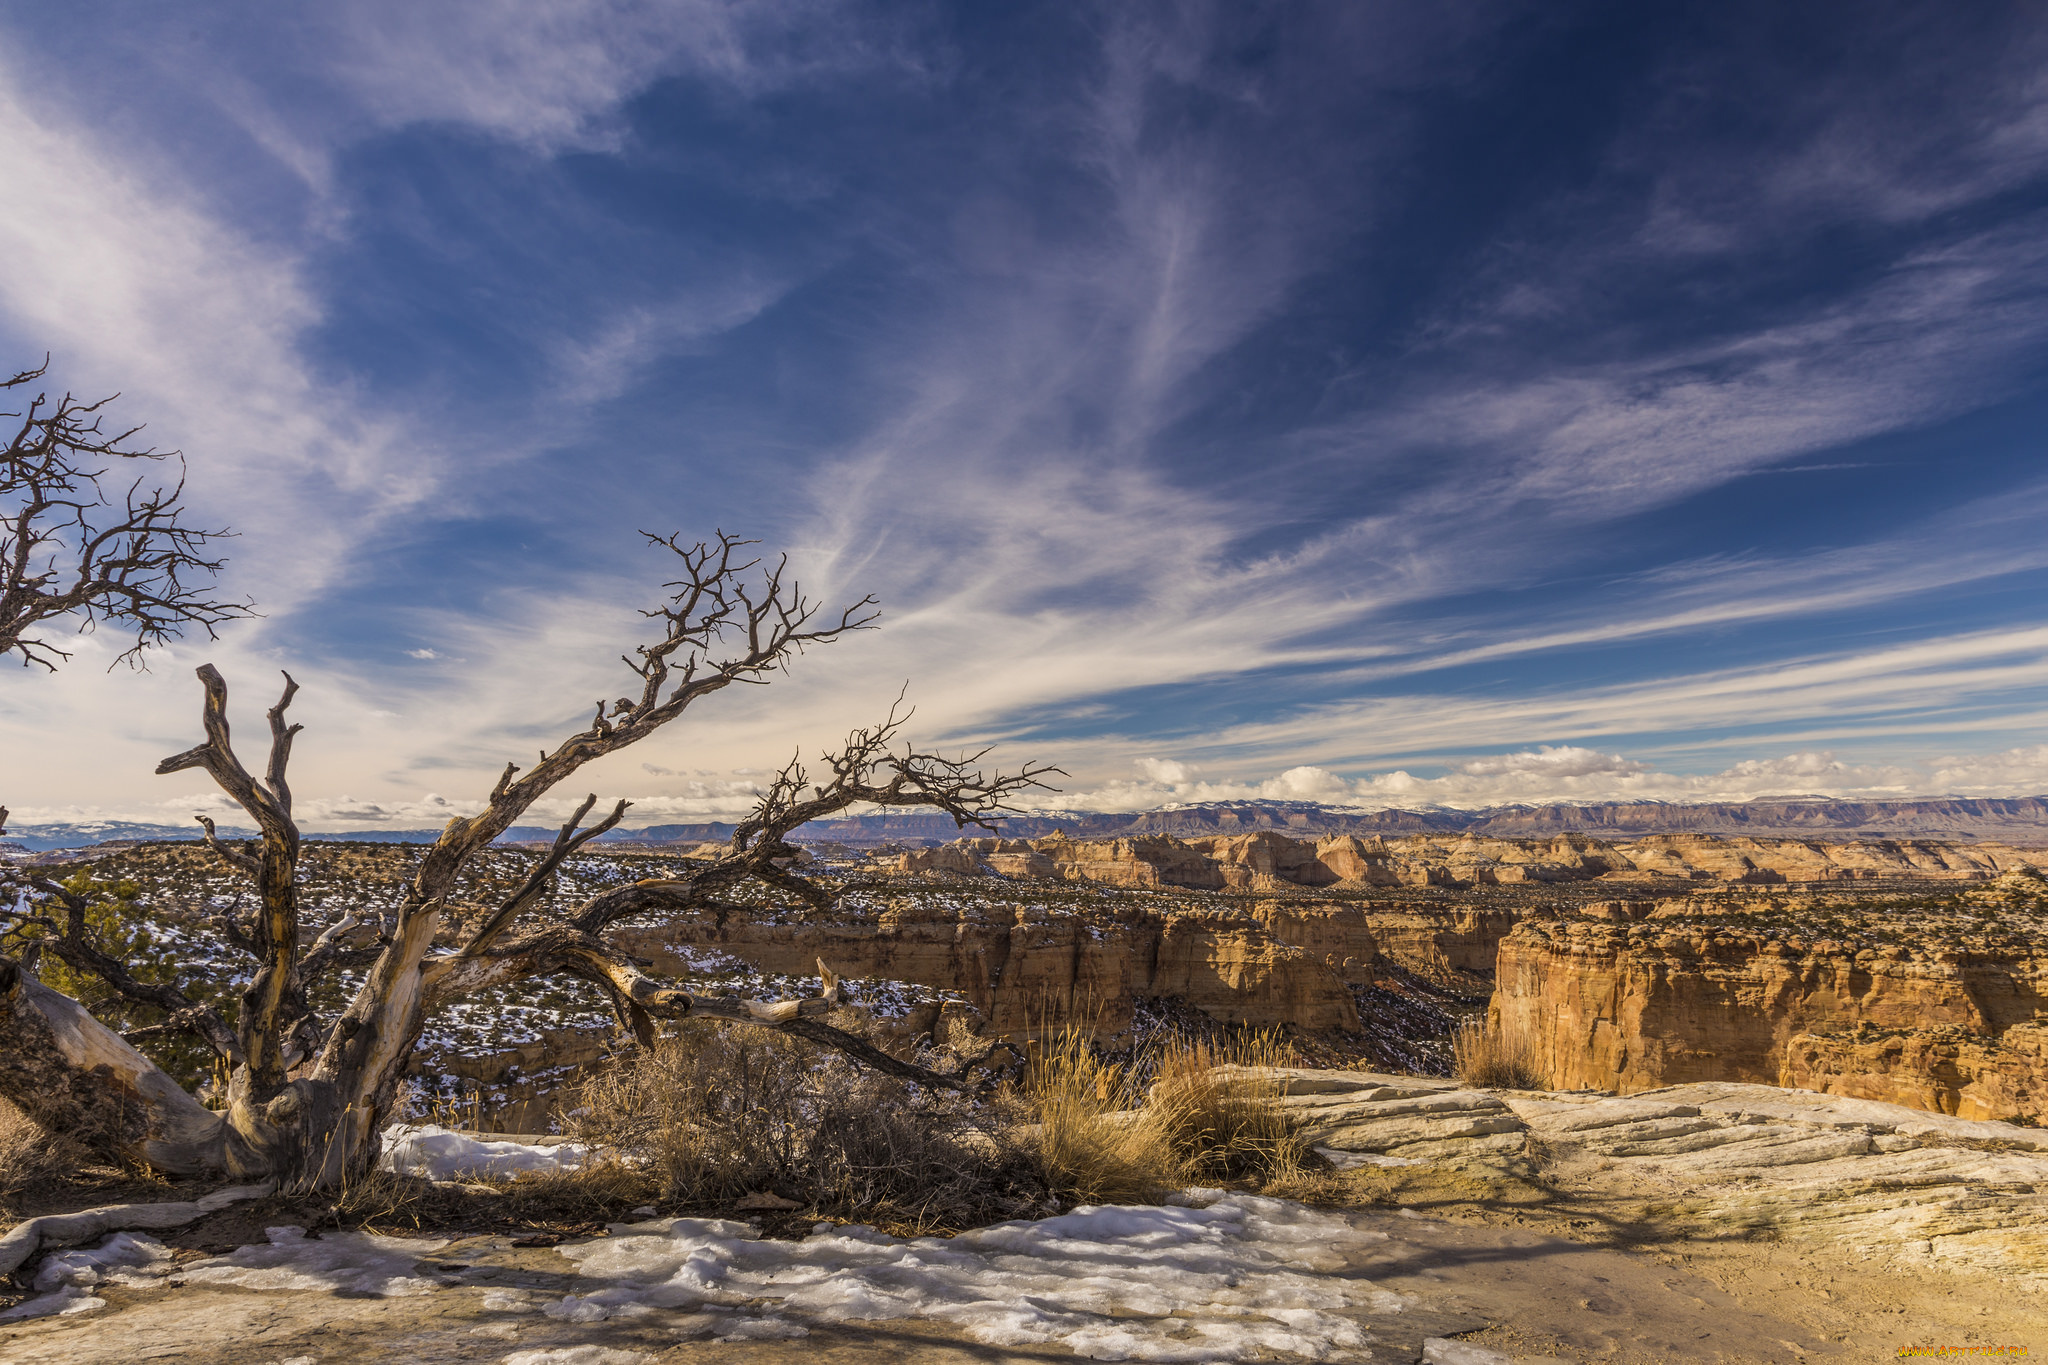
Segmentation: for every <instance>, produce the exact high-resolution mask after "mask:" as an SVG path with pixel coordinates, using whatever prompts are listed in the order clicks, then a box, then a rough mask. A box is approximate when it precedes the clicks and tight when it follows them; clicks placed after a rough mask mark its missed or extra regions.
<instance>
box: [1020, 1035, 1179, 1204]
mask: <svg viewBox="0 0 2048 1365" xmlns="http://www.w3.org/2000/svg"><path fill="white" fill-rule="evenodd" d="M1033 1053H1034V1055H1033V1056H1032V1059H1031V1065H1030V1067H1029V1068H1028V1069H1027V1071H1026V1072H1025V1075H1024V1098H1025V1102H1026V1104H1027V1105H1028V1106H1029V1107H1030V1110H1031V1114H1032V1117H1033V1118H1035V1119H1036V1120H1037V1125H1036V1128H1035V1130H1034V1136H1035V1137H1036V1139H1037V1146H1038V1159H1039V1162H1040V1165H1041V1166H1042V1168H1043V1170H1044V1171H1045V1175H1046V1179H1047V1180H1048V1181H1049V1182H1050V1183H1051V1184H1052V1186H1053V1187H1054V1188H1055V1189H1056V1190H1058V1191H1059V1193H1060V1194H1062V1195H1063V1196H1065V1197H1067V1198H1069V1199H1072V1200H1074V1201H1076V1202H1079V1203H1084V1204H1138V1203H1145V1202H1147V1201H1149V1200H1153V1199H1156V1198H1158V1197H1159V1196H1160V1195H1161V1194H1162V1193H1164V1192H1165V1191H1167V1190H1172V1189H1177V1188H1179V1187H1180V1186H1182V1185H1185V1184H1186V1183H1187V1180H1188V1175H1189V1172H1188V1169H1187V1166H1186V1163H1185V1162H1184V1161H1183V1160H1182V1158H1181V1155H1180V1153H1179V1152H1178V1151H1177V1150H1176V1149H1175V1147H1174V1144H1173V1127H1174V1125H1173V1115H1172V1113H1171V1112H1170V1111H1169V1109H1168V1107H1167V1106H1165V1105H1160V1104H1147V1103H1146V1102H1145V1095H1144V1093H1143V1092H1142V1091H1141V1090H1140V1089H1139V1088H1138V1087H1137V1086H1136V1085H1134V1084H1133V1083H1132V1082H1131V1080H1130V1077H1129V1075H1128V1073H1127V1071H1126V1069H1125V1068H1124V1067H1123V1066H1121V1065H1119V1064H1117V1063H1114V1062H1108V1061H1105V1060H1104V1059H1103V1058H1102V1057H1101V1056H1100V1055H1099V1054H1098V1053H1097V1052H1096V1050H1095V1047H1094V1045H1093V1044H1092V1042H1091V1041H1090V1040H1089V1038H1088V1036H1087V1035H1086V1034H1085V1033H1083V1032H1082V1031H1081V1030H1080V1029H1078V1028H1075V1027H1073V1026H1071V1025H1070V1026H1068V1027H1067V1028H1065V1029H1063V1030H1062V1031H1061V1032H1059V1033H1058V1034H1056V1035H1054V1036H1053V1038H1052V1039H1051V1040H1050V1041H1049V1042H1047V1043H1043V1044H1040V1045H1039V1046H1038V1047H1036V1048H1035V1049H1033Z"/></svg>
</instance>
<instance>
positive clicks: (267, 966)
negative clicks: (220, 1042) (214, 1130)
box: [156, 664, 319, 1095]
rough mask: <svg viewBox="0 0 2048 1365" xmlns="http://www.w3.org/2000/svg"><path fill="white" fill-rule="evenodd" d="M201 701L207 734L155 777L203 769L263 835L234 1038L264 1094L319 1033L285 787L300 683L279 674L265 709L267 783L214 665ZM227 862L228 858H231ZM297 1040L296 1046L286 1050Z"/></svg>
mask: <svg viewBox="0 0 2048 1365" xmlns="http://www.w3.org/2000/svg"><path fill="white" fill-rule="evenodd" d="M197 673H198V676H199V681H200V684H201V685H202V686H203V687H204V688H205V691H206V700H205V704H204V706H203V707H202V708H201V712H200V722H201V724H202V726H203V727H204V728H205V731H206V739H205V741H204V742H203V743H201V744H198V745H195V746H194V747H192V748H190V749H187V750H186V751H185V752H184V753H181V754H173V755H172V756H171V757H169V758H167V759H165V760H164V761H163V762H161V763H159V764H157V767H156V770H157V772H158V774H159V775H161V774H164V773H175V772H183V771H184V770H186V769H188V768H204V769H205V770H206V773H207V775H208V776H209V777H211V778H212V779H213V780H214V782H215V783H216V784H217V785H218V786H219V787H220V789H221V790H222V791H224V792H226V793H227V794H228V795H229V796H231V797H233V798H234V799H235V802H236V804H238V805H240V806H241V808H242V809H243V810H245V811H247V812H248V813H249V815H250V817H251V818H252V819H254V820H255V821H256V825H257V828H258V829H260V830H261V831H262V834H263V842H262V848H261V851H260V853H259V855H258V856H257V859H256V862H257V867H256V881H257V889H258V891H259V893H260V894H261V896H262V901H263V903H262V908H261V910H260V912H259V913H258V915H257V916H256V918H255V921H254V922H253V924H252V925H250V926H249V928H250V930H251V932H250V933H249V938H250V940H251V942H252V944H253V947H254V949H255V953H256V957H257V960H258V962H259V963H260V965H259V966H258V968H257V970H256V974H255V976H254V978H253V979H252V980H251V981H250V983H249V987H248V989H247V990H245V991H244V992H243V993H242V1013H241V1019H240V1021H239V1025H240V1027H239V1030H238V1032H239V1035H240V1038H241V1044H242V1051H243V1053H244V1055H245V1056H246V1058H247V1066H248V1069H249V1072H250V1084H251V1085H252V1086H253V1087H254V1090H255V1092H257V1093H261V1094H265V1095H267V1094H268V1093H269V1092H271V1091H273V1090H275V1089H276V1088H277V1087H279V1086H281V1085H282V1084H283V1083H284V1080H285V1073H286V1070H287V1069H288V1068H289V1066H290V1065H291V1060H292V1059H291V1057H290V1056H289V1055H288V1054H289V1053H291V1052H294V1051H296V1052H298V1053H299V1054H301V1055H303V1054H304V1052H305V1051H306V1050H307V1049H308V1048H310V1047H314V1046H317V1045H318V1042H319V1038H318V1030H317V1029H316V1028H314V1026H313V1025H312V1023H311V1011H310V1009H309V1008H308V1006H307V1003H306V996H305V990H304V987H303V985H302V983H301V981H300V977H299V972H298V957H299V901H298V862H299V827H298V826H297V825H296V824H294V823H293V821H292V817H291V789H290V788H289V787H288V786H287V785H286V784H285V765H286V763H287V762H289V760H290V757H291V742H292V738H293V737H294V736H295V735H297V734H298V732H299V729H300V727H299V726H297V725H290V726H288V725H286V724H285V721H284V714H285V710H286V708H288V707H289V706H290V705H291V704H292V697H293V696H294V695H295V694H296V693H297V692H298V690H299V685H298V684H297V683H296V682H294V681H292V676H291V674H289V673H287V674H285V675H284V693H283V695H282V696H280V697H279V698H278V700H277V704H276V705H275V706H273V707H271V708H270V711H269V721H270V735H271V745H270V762H269V767H268V770H267V774H268V782H267V784H259V783H258V782H257V781H256V779H255V778H254V777H252V776H250V774H249V770H248V769H247V768H245V767H243V766H242V760H241V759H240V758H238V757H237V756H236V754H235V750H234V744H233V742H232V736H231V734H230V729H229V725H228V685H227V681H226V679H224V678H222V677H221V675H220V670H219V669H217V668H215V667H214V666H213V665H212V664H201V665H200V666H199V668H198V669H197ZM230 861H233V860H232V859H230ZM294 1039H296V1040H297V1042H298V1044H299V1045H298V1046H297V1047H296V1048H292V1047H290V1046H288V1043H289V1042H290V1041H291V1040H294Z"/></svg>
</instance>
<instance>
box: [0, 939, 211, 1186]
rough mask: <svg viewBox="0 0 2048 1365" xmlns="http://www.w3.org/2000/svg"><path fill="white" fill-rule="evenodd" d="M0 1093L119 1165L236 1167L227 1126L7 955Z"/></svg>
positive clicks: (190, 1171) (178, 1171)
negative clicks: (2, 1092) (122, 1162)
mask: <svg viewBox="0 0 2048 1365" xmlns="http://www.w3.org/2000/svg"><path fill="white" fill-rule="evenodd" d="M0 1090H4V1091H5V1092H6V1094H7V1097H8V1098H9V1099H10V1100H12V1101H14V1103H15V1105H16V1106H18V1107H19V1108H20V1109H21V1111H22V1112H23V1113H25V1114H27V1115H28V1116H29V1117H30V1118H32V1119H34V1120H35V1121H36V1122H37V1123H39V1124H41V1125H42V1126H43V1127H44V1128H46V1129H48V1130H49V1131H51V1132H56V1133H63V1134H65V1135H66V1136H67V1137H72V1138H75V1139H77V1140H78V1141H80V1142H83V1143H85V1144H86V1145H87V1146H88V1147H89V1148H91V1149H93V1150H95V1151H97V1152H99V1153H100V1154H102V1155H104V1156H107V1157H111V1158H114V1159H116V1160H119V1161H126V1162H131V1163H133V1164H136V1165H148V1166H153V1167H155V1168H156V1169H157V1170H160V1171H165V1172H168V1173H170V1174H173V1175H211V1174H214V1173H216V1172H226V1171H231V1170H235V1169H237V1167H238V1165H239V1164H240V1163H239V1162H238V1158H239V1157H241V1156H242V1153H241V1152H240V1151H239V1150H238V1149H239V1146H240V1144H238V1143H237V1142H236V1141H235V1139H234V1136H233V1134H232V1133H231V1131H230V1130H229V1128H228V1124H227V1120H226V1119H224V1118H223V1117H222V1116H221V1115H219V1114H216V1113H214V1112H213V1111H212V1110H210V1109H208V1108H207V1107H206V1106H205V1105H203V1104H201V1103H200V1102H199V1101H198V1100H196V1099H193V1098H192V1097H191V1096H190V1095H188V1094H186V1093H185V1091H184V1090H183V1089H182V1088H181V1087H180V1086H179V1085H178V1083H177V1082H176V1081H174V1080H172V1079H171V1078H170V1077H169V1076H166V1075H165V1074H164V1073H163V1072H162V1071H161V1070H159V1069H158V1068H157V1065H156V1063H154V1062H152V1061H150V1060H149V1058H147V1057H145V1056H143V1055H142V1054H141V1053H140V1052H137V1051H136V1050H135V1049H134V1048H133V1047H130V1046H129V1045H128V1042H127V1040H126V1039H124V1038H122V1037H121V1035H120V1034H118V1033H115V1032H114V1031H113V1030H112V1029H110V1028H108V1027H107V1026H106V1025H104V1024H102V1023H100V1022H99V1020H97V1019H95V1018H93V1017H92V1015H90V1014H88V1013H87V1012H86V1009H85V1006H83V1005H81V1004H79V1003H78V1002H77V1001H76V1000H73V999H72V998H71V997H70V996H68V995H63V994H60V993H59V992H57V991H53V990H51V989H50V988H49V987H48V986H45V985H44V984H43V983H42V982H40V981H38V980H36V979H35V978H34V977H32V976H30V975H29V974H28V973H27V972H24V971H22V970H21V966H20V964H19V963H17V962H15V961H14V960H13V959H11V958H0ZM243 1169H246V1167H243Z"/></svg>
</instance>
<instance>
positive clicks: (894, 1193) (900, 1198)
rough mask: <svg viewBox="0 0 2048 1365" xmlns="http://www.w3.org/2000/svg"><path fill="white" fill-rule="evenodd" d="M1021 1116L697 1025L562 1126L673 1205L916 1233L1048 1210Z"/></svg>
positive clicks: (591, 1087)
mask: <svg viewBox="0 0 2048 1365" xmlns="http://www.w3.org/2000/svg"><path fill="white" fill-rule="evenodd" d="M1014 1108H1015V1106H1014V1105H1011V1106H1007V1107H1006V1106H1003V1105H1000V1104H999V1105H997V1106H994V1107H993V1109H991V1107H990V1106H985V1105H982V1106H978V1105H976V1104H974V1102H972V1101H971V1100H968V1099H965V1098H963V1097H961V1096H957V1095H952V1094H935V1093H931V1092H927V1091H923V1090H920V1089H918V1088H916V1087H913V1086H909V1085H905V1084H904V1083H902V1082H900V1081H897V1080H894V1079H892V1078H890V1077H887V1076H882V1075H880V1074H878V1073H876V1072H873V1071H869V1070H865V1069H863V1068H859V1067H857V1066H856V1065H855V1064H853V1063H852V1062H850V1061H848V1060H847V1059H846V1058H844V1057H841V1056H838V1055H836V1054H826V1053H821V1052H820V1051H819V1049H817V1048H816V1047H814V1046H811V1045H809V1044H806V1043H803V1042H801V1041H799V1040H797V1039H794V1038H790V1037H788V1036H786V1035H783V1034H779V1033H770V1032H765V1031H759V1030H752V1029H745V1028H730V1027H722V1026H720V1025H716V1024H712V1023H709V1022H702V1023H699V1022H688V1023H685V1024H684V1026H683V1027H681V1028H680V1029H678V1030H677V1031H676V1033H675V1034H674V1035H672V1036H670V1037H668V1038H665V1039H663V1040H662V1041H661V1042H660V1043H658V1044H657V1045H656V1046H655V1047H654V1048H652V1049H650V1050H646V1051H643V1052H640V1053H636V1054H635V1055H633V1056H631V1057H628V1058H623V1059H621V1060H620V1061H619V1062H617V1063H615V1064H614V1065H612V1066H611V1067H609V1068H607V1069H605V1070H604V1071H601V1072H599V1073H598V1074H596V1075H595V1076H593V1077H591V1078H590V1079H589V1080H588V1081H586V1082H585V1083H584V1084H583V1086H582V1088H581V1090H580V1092H579V1093H578V1095H577V1096H576V1098H575V1101H574V1103H573V1104H572V1105H571V1106H570V1109H571V1113H570V1116H569V1119H568V1127H569V1131H570V1133H571V1135H572V1136H574V1137H576V1138H577V1139H579V1140H581V1141H584V1142H589V1143H592V1144H594V1145H596V1146H598V1147H601V1148H604V1149H605V1150H607V1151H608V1152H610V1153H612V1154H614V1158H615V1162H616V1164H617V1165H619V1166H621V1167H623V1168H625V1169H628V1170H632V1171H635V1172H639V1173H642V1174H643V1176H644V1178H646V1179H647V1180H649V1182H650V1183H651V1185H652V1186H653V1187H654V1189H655V1190H656V1192H657V1194H658V1197H659V1198H660V1199H661V1200H662V1201H663V1202H664V1203H666V1204H669V1205H679V1206H686V1207H698V1208H702V1207H706V1206H712V1207H718V1206H726V1205H730V1204H731V1203H732V1202H733V1201H735V1200H737V1199H740V1198H742V1197H743V1196H746V1195H749V1194H761V1193H767V1194H774V1195H778V1196H780V1197H781V1198H784V1199H791V1200H794V1201H796V1203H797V1204H798V1205H799V1206H800V1207H801V1208H802V1209H804V1210H805V1211H806V1212H807V1214H808V1215H809V1216H812V1217H836V1218H846V1219H854V1220H858V1221H860V1222H865V1223H871V1224H874V1225H876V1226H879V1227H883V1228H886V1229H889V1230H892V1231H908V1232H918V1233H922V1232H928V1231H936V1230H945V1229H957V1228H963V1227H974V1226H978V1225H981V1224H984V1223H989V1222H994V1221H997V1220H999V1219H1002V1218H1010V1217H1016V1216H1018V1215H1020V1214H1023V1213H1026V1212H1034V1211H1041V1210H1042V1209H1043V1207H1044V1204H1045V1202H1046V1200H1045V1197H1046V1194H1047V1190H1046V1188H1045V1182H1044V1181H1043V1179H1042V1178H1040V1176H1039V1173H1038V1171H1037V1169H1036V1163H1035V1162H1034V1161H1033V1160H1032V1154H1031V1152H1030V1150H1029V1148H1028V1146H1026V1145H1025V1144H1024V1143H1023V1142H1021V1141H1020V1140H1019V1137H1018V1134H1017V1130H1016V1124H1015V1122H1014V1119H1015V1117H1016V1116H1015V1114H1014V1112H1013V1111H1014ZM596 1169H597V1168H592V1170H591V1172H590V1174H591V1176H592V1178H596V1176H595V1171H596Z"/></svg>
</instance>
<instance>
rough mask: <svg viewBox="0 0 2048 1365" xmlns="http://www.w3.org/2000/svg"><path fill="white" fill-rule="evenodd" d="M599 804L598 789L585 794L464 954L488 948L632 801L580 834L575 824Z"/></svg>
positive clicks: (463, 950)
mask: <svg viewBox="0 0 2048 1365" xmlns="http://www.w3.org/2000/svg"><path fill="white" fill-rule="evenodd" d="M596 804H597V793H595V792H592V793H591V794H590V795H589V796H586V797H584V798H583V804H582V805H580V806H578V807H577V808H576V813H575V814H574V815H572V816H570V817H569V823H568V824H566V825H563V826H562V832H561V833H560V834H557V835H556V836H555V845H554V847H553V848H551V849H549V850H548V853H547V856H546V857H544V858H542V859H541V860H540V862H539V863H537V864H535V866H534V869H533V871H532V872H530V873H528V874H527V878H526V880H525V882H523V883H522V884H521V885H520V887H519V889H518V890H517V891H515V892H513V893H512V895H511V896H510V897H508V898H507V899H506V901H505V903H504V904H503V905H501V906H499V907H498V908H497V909H496V910H494V911H492V912H491V914H490V916H489V917H488V918H486V919H485V920H484V922H483V923H482V924H481V925H479V926H478V927H477V930H476V932H475V933H474V934H472V935H471V936H470V939H469V942H468V943H466V944H464V945H463V948H462V956H464V957H476V956H477V955H479V954H480V953H482V952H483V951H484V950H485V949H486V948H489V947H490V946H491V942H492V940H494V939H496V938H497V937H498V935H499V934H501V933H502V932H504V930H505V927H506V926H507V925H509V924H511V923H512V921H513V920H515V919H517V918H518V917H519V916H520V915H521V914H522V913H524V912H525V910H526V909H527V908H528V907H529V906H531V905H532V904H533V903H534V902H535V901H537V900H539V899H540V896H541V893H542V892H543V891H544V890H546V888H547V885H548V882H549V880H550V879H551V878H552V877H553V876H554V875H555V869H557V868H559V867H560V866H561V865H562V864H563V862H564V861H566V860H567V859H568V858H569V857H570V855H572V854H573V853H575V852H576V850H577V849H579V848H582V847H583V846H584V845H585V844H587V843H589V842H590V841H591V840H592V839H595V838H597V837H598V836H600V835H602V834H604V833H605V832H606V831H608V830H610V829H612V828H613V827H614V826H616V825H617V824H618V823H619V821H621V820H623V819H624V818H625V816H626V810H627V808H628V807H630V806H631V805H632V804H633V803H632V802H630V801H621V802H619V804H618V805H616V806H614V807H613V808H612V813H611V814H610V815H607V816H606V817H605V818H604V819H603V820H601V821H599V822H598V823H597V824H595V825H592V826H591V827H590V828H589V829H587V830H584V831H583V832H582V833H581V834H578V833H577V832H576V826H578V825H579V824H581V823H583V817H584V816H586V815H588V814H590V808H591V807H592V806H594V805H596Z"/></svg>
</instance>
